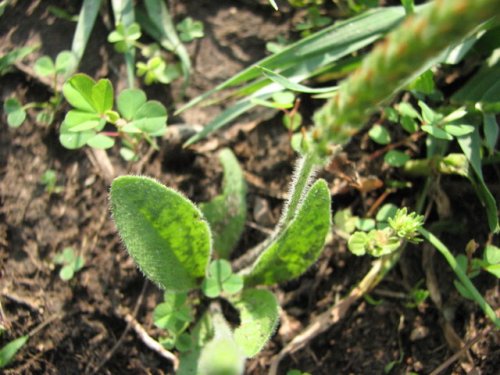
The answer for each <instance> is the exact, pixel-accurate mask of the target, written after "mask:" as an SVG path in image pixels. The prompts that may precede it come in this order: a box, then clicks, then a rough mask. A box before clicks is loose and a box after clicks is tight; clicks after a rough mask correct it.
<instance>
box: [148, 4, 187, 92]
mask: <svg viewBox="0 0 500 375" xmlns="http://www.w3.org/2000/svg"><path fill="white" fill-rule="evenodd" d="M144 4H145V6H146V13H147V17H148V18H149V19H150V21H151V23H152V24H153V25H154V28H155V29H156V31H154V30H152V31H153V33H154V34H155V35H156V36H155V35H151V36H153V37H154V38H155V39H158V40H159V41H160V44H161V45H162V46H166V45H169V46H170V47H171V48H170V50H171V51H172V52H174V53H175V54H176V55H177V56H178V57H179V60H180V61H181V66H182V72H183V75H184V79H185V81H186V83H187V81H188V80H189V75H190V73H191V59H190V58H189V54H188V52H187V50H186V47H184V44H182V42H181V41H180V39H179V36H178V35H177V31H176V30H175V25H174V21H173V20H172V16H171V15H170V12H169V11H168V9H167V6H166V5H165V3H164V2H163V1H157V0H145V2H144ZM141 25H143V23H141ZM149 29H151V28H149ZM149 29H147V28H145V29H144V30H145V31H146V32H148V30H149ZM148 33H149V32H148ZM157 37H159V38H157ZM165 40H166V41H168V43H167V44H165V45H164V43H162V42H161V41H165ZM186 83H185V84H186Z"/></svg>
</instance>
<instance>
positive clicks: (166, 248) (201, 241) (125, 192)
mask: <svg viewBox="0 0 500 375" xmlns="http://www.w3.org/2000/svg"><path fill="white" fill-rule="evenodd" d="M110 196H111V211H112V213H113V218H114V220H115V223H116V226H117V228H118V232H119V233H120V235H121V237H122V239H123V242H124V243H125V246H126V248H127V250H128V252H129V254H130V255H131V256H132V258H133V259H134V260H135V262H136V263H137V264H138V266H139V268H140V269H141V270H142V271H143V272H144V274H145V275H146V276H147V277H148V278H149V279H151V280H152V281H153V282H155V283H156V284H158V285H159V286H160V287H161V288H163V289H165V290H172V291H186V290H189V289H190V288H193V287H195V286H196V285H198V283H199V279H201V278H202V277H203V276H204V275H205V269H206V266H207V263H208V260H209V258H210V253H211V234H210V229H209V227H208V224H207V222H206V221H205V219H204V218H203V215H202V213H201V212H200V211H199V210H198V208H197V207H196V206H195V205H194V204H193V203H192V202H191V201H189V200H188V199H186V198H184V197H183V196H182V195H181V194H179V193H178V192H176V191H175V190H172V189H169V188H167V187H165V186H164V185H162V184H160V183H158V182H156V181H155V180H153V179H151V178H148V177H138V176H123V177H118V178H116V179H115V180H114V181H113V183H112V185H111V193H110Z"/></svg>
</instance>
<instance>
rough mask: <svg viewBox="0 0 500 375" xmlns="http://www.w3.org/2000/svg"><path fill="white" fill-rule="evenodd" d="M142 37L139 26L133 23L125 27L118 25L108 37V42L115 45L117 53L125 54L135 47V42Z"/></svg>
mask: <svg viewBox="0 0 500 375" xmlns="http://www.w3.org/2000/svg"><path fill="white" fill-rule="evenodd" d="M140 37H141V28H140V26H139V24H137V23H135V22H134V23H132V24H131V25H129V26H127V27H126V26H125V25H123V24H122V23H119V24H118V25H116V29H115V30H113V31H112V32H111V33H110V34H109V35H108V42H110V43H114V45H115V49H116V51H117V52H121V53H125V52H127V51H128V50H129V49H131V48H133V47H134V42H135V41H136V40H137V39H139V38H140Z"/></svg>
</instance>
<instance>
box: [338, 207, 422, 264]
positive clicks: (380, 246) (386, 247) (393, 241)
mask: <svg viewBox="0 0 500 375" xmlns="http://www.w3.org/2000/svg"><path fill="white" fill-rule="evenodd" d="M387 224H388V226H386V227H384V228H381V229H372V230H370V231H369V232H362V231H357V232H354V233H353V234H352V235H351V237H350V238H349V241H348V247H349V250H350V251H351V252H352V253H353V254H355V255H358V256H360V255H365V254H369V255H372V256H374V257H380V256H383V255H388V254H391V253H393V252H394V251H396V250H397V249H398V248H399V247H400V246H401V244H402V243H403V241H410V242H413V243H418V242H419V241H420V239H419V238H418V237H417V236H418V232H417V230H418V229H419V228H421V227H422V225H423V216H421V215H417V214H415V213H414V212H412V213H410V214H408V211H407V208H406V207H404V208H402V209H398V210H397V211H396V213H395V215H394V216H393V217H392V218H391V217H389V218H388V222H387Z"/></svg>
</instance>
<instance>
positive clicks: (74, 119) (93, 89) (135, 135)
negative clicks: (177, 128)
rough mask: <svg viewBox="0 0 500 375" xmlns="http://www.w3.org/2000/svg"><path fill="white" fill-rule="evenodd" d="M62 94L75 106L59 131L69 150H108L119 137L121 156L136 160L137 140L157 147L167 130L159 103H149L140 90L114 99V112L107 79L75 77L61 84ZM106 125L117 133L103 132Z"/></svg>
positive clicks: (128, 91) (165, 120) (133, 90)
mask: <svg viewBox="0 0 500 375" xmlns="http://www.w3.org/2000/svg"><path fill="white" fill-rule="evenodd" d="M63 94H64V97H65V98H66V100H67V101H68V102H69V103H70V104H71V105H72V106H73V107H74V109H72V110H70V111H69V112H68V113H67V114H66V117H65V119H64V122H63V124H62V126H61V129H60V136H59V140H60V141H61V143H62V145H63V146H64V147H66V148H68V149H77V148H81V147H83V146H85V145H88V146H90V147H93V148H97V149H108V148H111V147H113V146H114V144H115V138H117V137H120V138H122V141H123V147H122V148H121V150H120V154H121V155H122V157H123V158H124V159H126V160H135V159H136V158H137V152H138V151H137V147H138V145H139V143H140V141H142V140H146V141H147V142H148V143H150V144H151V145H152V146H153V147H156V143H155V140H154V138H155V137H159V136H162V135H163V134H164V132H165V130H166V122H167V110H166V109H165V107H164V106H163V105H162V104H161V103H160V102H158V101H154V100H150V101H148V100H147V98H146V94H145V93H144V92H143V91H142V90H139V89H126V90H123V91H122V92H121V93H120V94H119V95H118V97H117V100H116V102H117V103H116V104H117V109H118V111H114V110H113V103H114V97H113V96H114V95H113V86H112V85H111V82H110V81H109V80H107V79H101V80H99V81H98V82H95V81H94V80H93V79H92V78H90V77H89V76H87V75H85V74H76V75H75V76H73V77H71V79H69V80H68V81H67V82H66V83H65V84H64V86H63ZM106 124H112V125H114V127H115V128H116V130H117V131H116V132H107V131H105V126H106Z"/></svg>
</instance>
